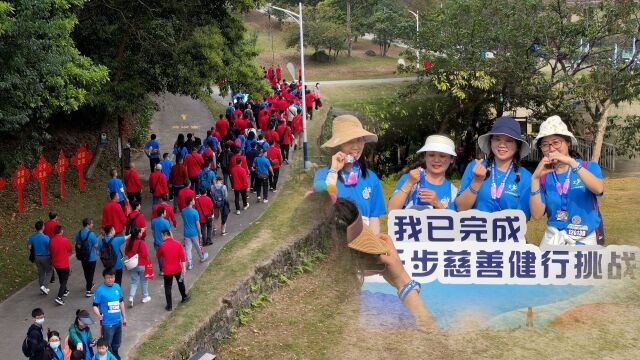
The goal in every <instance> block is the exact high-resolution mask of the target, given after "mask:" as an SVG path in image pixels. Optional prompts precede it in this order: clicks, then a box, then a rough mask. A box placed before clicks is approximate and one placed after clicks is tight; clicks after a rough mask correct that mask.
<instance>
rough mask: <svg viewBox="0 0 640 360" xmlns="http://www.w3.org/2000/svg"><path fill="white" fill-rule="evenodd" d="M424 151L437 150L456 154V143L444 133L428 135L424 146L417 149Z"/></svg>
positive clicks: (419, 151) (420, 151)
mask: <svg viewBox="0 0 640 360" xmlns="http://www.w3.org/2000/svg"><path fill="white" fill-rule="evenodd" d="M426 151H437V152H441V153H445V154H449V155H453V156H456V155H457V154H456V144H455V143H454V142H453V140H451V139H449V138H448V137H446V136H444V135H430V136H428V137H427V140H425V142H424V146H423V147H421V148H420V150H418V151H417V153H422V152H426Z"/></svg>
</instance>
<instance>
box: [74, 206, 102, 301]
mask: <svg viewBox="0 0 640 360" xmlns="http://www.w3.org/2000/svg"><path fill="white" fill-rule="evenodd" d="M97 249H98V238H97V237H96V234H95V233H94V232H93V220H91V218H84V219H82V229H80V231H78V233H77V234H76V258H78V260H80V262H81V263H82V271H83V273H84V281H85V296H86V297H91V296H92V295H93V293H92V292H91V291H92V289H93V275H94V274H95V271H96V261H97V260H98V259H97V256H96V250H97Z"/></svg>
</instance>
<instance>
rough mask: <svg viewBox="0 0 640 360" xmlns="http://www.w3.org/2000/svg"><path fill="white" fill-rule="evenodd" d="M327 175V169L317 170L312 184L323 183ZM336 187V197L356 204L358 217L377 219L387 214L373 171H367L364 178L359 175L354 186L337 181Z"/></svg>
mask: <svg viewBox="0 0 640 360" xmlns="http://www.w3.org/2000/svg"><path fill="white" fill-rule="evenodd" d="M327 174H329V168H328V167H323V168H321V169H318V171H316V175H315V177H314V180H313V182H314V183H315V182H316V181H322V182H324V181H325V180H326V178H327ZM336 186H337V188H338V193H337V195H338V197H339V198H343V199H349V200H351V201H352V202H353V203H354V204H356V207H358V211H360V215H362V216H363V217H368V218H369V217H379V216H382V215H385V214H386V213H387V209H386V207H385V201H384V194H383V193H382V186H381V185H380V179H378V176H377V175H376V174H375V173H374V172H373V171H371V170H369V169H367V177H366V178H365V177H362V174H360V176H359V177H358V183H357V184H355V185H346V184H345V183H344V182H341V181H339V180H338V182H337V183H336Z"/></svg>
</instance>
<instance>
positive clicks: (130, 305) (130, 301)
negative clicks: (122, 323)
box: [129, 297, 133, 308]
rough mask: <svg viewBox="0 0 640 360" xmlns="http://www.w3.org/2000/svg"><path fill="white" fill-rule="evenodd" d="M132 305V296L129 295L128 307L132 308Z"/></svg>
mask: <svg viewBox="0 0 640 360" xmlns="http://www.w3.org/2000/svg"><path fill="white" fill-rule="evenodd" d="M132 307H133V298H132V297H130V298H129V308H132Z"/></svg>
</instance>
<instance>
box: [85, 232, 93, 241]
mask: <svg viewBox="0 0 640 360" xmlns="http://www.w3.org/2000/svg"><path fill="white" fill-rule="evenodd" d="M92 232H93V231H91V230H89V231H87V236H85V237H84V242H87V241H88V240H89V235H91V233H92Z"/></svg>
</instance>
